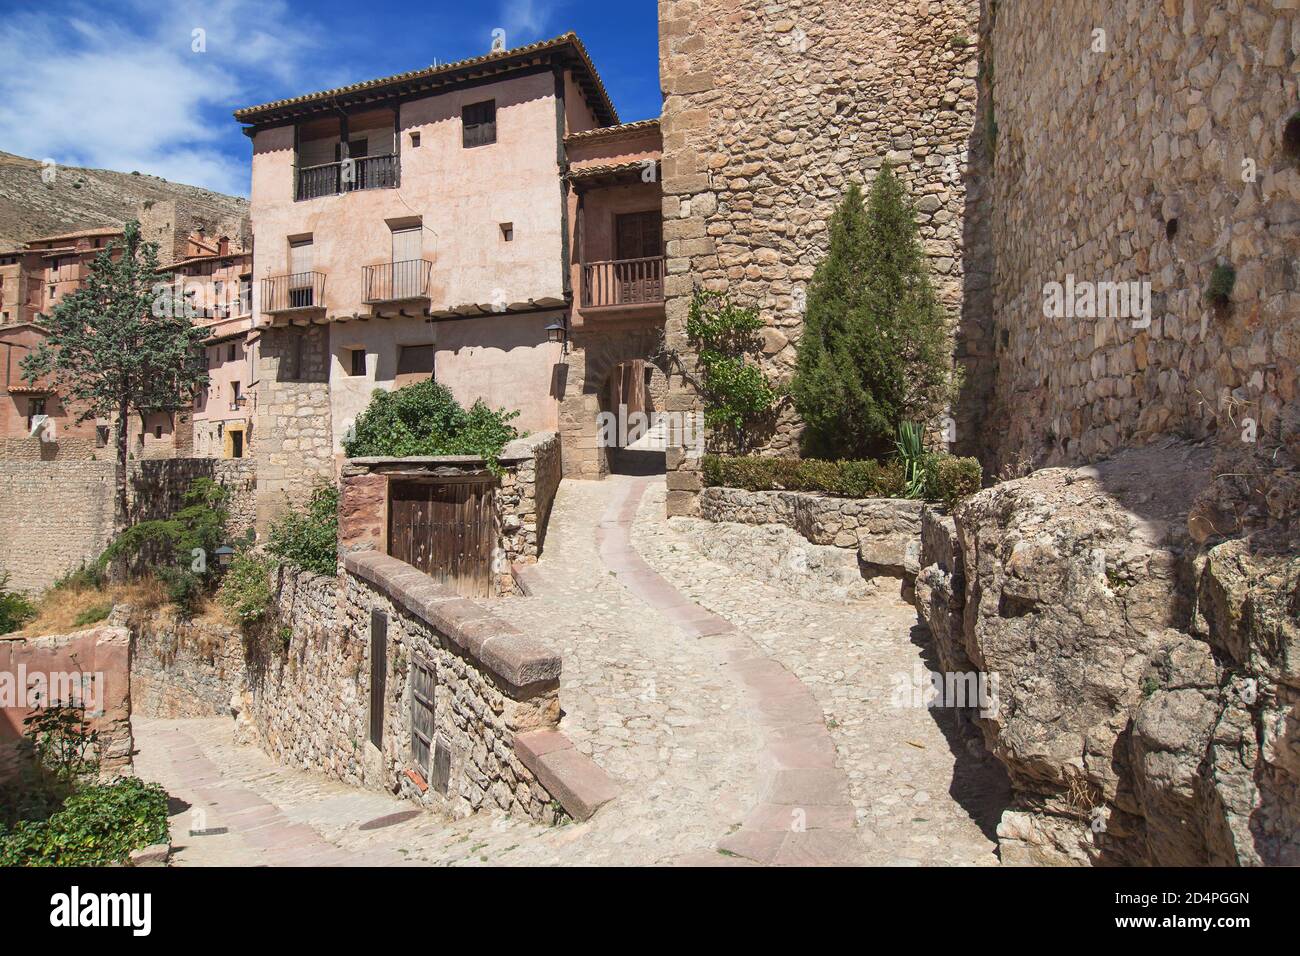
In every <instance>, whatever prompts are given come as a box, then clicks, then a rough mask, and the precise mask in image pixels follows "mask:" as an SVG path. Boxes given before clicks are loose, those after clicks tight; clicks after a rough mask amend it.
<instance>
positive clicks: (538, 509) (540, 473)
mask: <svg viewBox="0 0 1300 956" xmlns="http://www.w3.org/2000/svg"><path fill="white" fill-rule="evenodd" d="M501 464H502V466H503V468H504V473H503V474H502V475H501V479H500V483H499V484H498V486H497V493H496V508H497V514H498V517H499V520H500V522H501V539H502V546H503V548H504V550H505V556H506V560H507V561H508V562H509V563H511V564H515V563H519V564H535V563H536V562H537V558H538V555H540V554H541V553H542V544H543V543H544V542H545V540H546V523H547V521H548V520H549V518H550V516H551V504H552V503H553V502H554V501H555V492H556V490H557V489H558V488H559V487H560V471H561V462H560V437H559V436H558V435H557V434H555V432H541V433H540V434H537V435H529V436H528V437H527V438H520V439H518V440H517V441H513V442H511V443H510V444H509V445H507V446H506V447H505V448H503V449H502V451H501Z"/></svg>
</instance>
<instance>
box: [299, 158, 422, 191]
mask: <svg viewBox="0 0 1300 956" xmlns="http://www.w3.org/2000/svg"><path fill="white" fill-rule="evenodd" d="M397 181H398V165H397V157H396V156H395V155H392V154H386V155H383V156H359V157H357V158H356V159H352V160H349V161H345V162H339V163H324V164H322V165H320V166H304V167H301V168H300V169H299V170H298V185H297V189H296V190H295V192H294V198H296V199H297V200H299V201H302V200H304V199H315V198H316V197H318V196H334V195H337V194H338V193H346V192H352V191H354V190H357V189H388V188H391V187H394V186H396V185H397Z"/></svg>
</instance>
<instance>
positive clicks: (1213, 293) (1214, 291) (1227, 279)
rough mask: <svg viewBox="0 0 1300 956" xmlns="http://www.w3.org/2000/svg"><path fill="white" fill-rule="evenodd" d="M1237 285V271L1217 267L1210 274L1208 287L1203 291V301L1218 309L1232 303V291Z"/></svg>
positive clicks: (1225, 267) (1227, 267)
mask: <svg viewBox="0 0 1300 956" xmlns="http://www.w3.org/2000/svg"><path fill="white" fill-rule="evenodd" d="M1236 285H1237V270H1236V269H1234V268H1233V267H1232V266H1227V265H1218V266H1215V267H1214V271H1212V272H1211V273H1210V285H1209V288H1207V289H1206V290H1205V299H1206V301H1207V302H1209V303H1210V304H1211V305H1213V306H1216V307H1218V308H1220V309H1222V308H1226V307H1227V306H1228V305H1229V304H1230V303H1231V302H1232V290H1233V289H1234V288H1236Z"/></svg>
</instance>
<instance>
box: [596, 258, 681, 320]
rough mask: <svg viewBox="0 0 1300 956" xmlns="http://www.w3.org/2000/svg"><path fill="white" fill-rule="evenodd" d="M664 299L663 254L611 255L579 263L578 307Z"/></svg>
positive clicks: (634, 303) (632, 303)
mask: <svg viewBox="0 0 1300 956" xmlns="http://www.w3.org/2000/svg"><path fill="white" fill-rule="evenodd" d="M663 300H664V257H663V256H650V257H648V258H645V259H611V260H609V261H606V262H588V263H585V264H584V265H583V267H582V307H583V308H584V309H592V308H600V307H602V306H609V305H637V304H639V303H653V302H662V301H663Z"/></svg>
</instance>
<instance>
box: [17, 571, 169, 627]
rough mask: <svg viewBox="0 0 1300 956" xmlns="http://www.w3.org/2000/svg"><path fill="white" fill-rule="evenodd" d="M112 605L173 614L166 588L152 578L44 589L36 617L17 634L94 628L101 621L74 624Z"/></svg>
mask: <svg viewBox="0 0 1300 956" xmlns="http://www.w3.org/2000/svg"><path fill="white" fill-rule="evenodd" d="M114 604H130V605H131V606H132V608H133V609H134V610H135V612H136V613H137V614H138V613H141V612H150V611H156V612H158V614H159V616H162V617H165V616H166V615H167V614H169V613H170V614H172V615H175V613H176V609H175V607H173V606H171V605H170V604H169V603H168V601H167V587H166V585H164V584H163V583H162V582H161V581H159V580H158V579H157V578H155V577H144V578H140V579H138V580H135V581H131V582H129V583H127V584H115V585H110V586H108V587H103V588H93V587H80V588H76V587H63V588H58V589H55V590H51V591H46V592H45V595H44V596H43V597H42V598H41V600H40V602H39V603H38V604H37V613H36V617H34V618H33V619H32V620H30V621H28V622H27V624H26V626H25V627H23V628H22V630H20V631H18V632H17V633H18V634H21V635H23V636H24V637H41V636H44V635H46V634H68V633H71V632H73V631H80V630H84V629H86V628H90V627H95V626H97V625H98V624H99V623H101V621H94V622H92V623H83V624H78V623H77V621H78V620H83V621H84V620H86V618H87V617H89V616H93V615H92V613H91V612H93V611H94V610H96V609H102V608H104V607H106V606H107V607H111V606H112V605H114Z"/></svg>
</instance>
